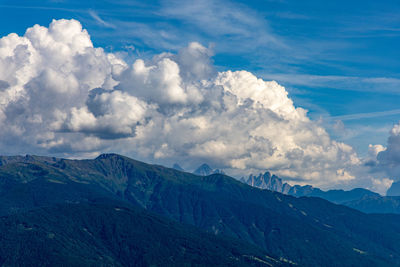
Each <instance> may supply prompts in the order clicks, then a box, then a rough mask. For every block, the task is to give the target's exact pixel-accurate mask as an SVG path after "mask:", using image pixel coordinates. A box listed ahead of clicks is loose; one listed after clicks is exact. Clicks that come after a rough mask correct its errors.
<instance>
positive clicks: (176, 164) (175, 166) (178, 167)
mask: <svg viewBox="0 0 400 267" xmlns="http://www.w3.org/2000/svg"><path fill="white" fill-rule="evenodd" d="M172 169H175V170H177V171H181V172H184V171H185V170H184V169H183V168H182V167H181V166H180V165H179V164H178V163H174V165H173V166H172Z"/></svg>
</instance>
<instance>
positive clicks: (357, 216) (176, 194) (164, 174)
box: [0, 154, 400, 266]
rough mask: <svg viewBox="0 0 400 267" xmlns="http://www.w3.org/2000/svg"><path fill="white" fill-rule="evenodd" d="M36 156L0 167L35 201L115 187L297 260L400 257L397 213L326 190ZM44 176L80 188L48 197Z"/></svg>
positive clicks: (112, 191)
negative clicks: (298, 191)
mask: <svg viewBox="0 0 400 267" xmlns="http://www.w3.org/2000/svg"><path fill="white" fill-rule="evenodd" d="M32 158H33V157H30V158H28V159H26V158H22V160H16V161H13V160H11V159H8V160H7V162H8V163H6V164H3V166H2V167H0V180H1V181H2V182H1V183H0V192H7V191H10V190H18V192H20V194H21V195H23V196H24V197H23V198H26V199H27V202H29V201H30V199H34V200H35V202H34V203H35V205H36V206H37V207H39V206H42V205H44V204H45V205H48V204H49V203H50V202H51V201H53V200H54V199H55V198H56V199H57V198H58V200H57V201H55V200H54V201H53V202H62V203H65V202H73V201H76V202H82V201H86V200H85V199H90V198H91V197H92V196H91V194H100V195H108V194H109V195H110V198H115V197H116V198H119V199H121V200H124V201H127V202H129V203H132V204H135V205H138V206H140V207H143V208H145V209H147V210H148V211H151V212H154V213H157V214H159V215H162V216H164V217H167V218H170V219H173V220H176V221H178V222H183V223H186V224H192V225H194V226H197V227H199V228H202V229H204V230H206V231H208V232H210V233H213V234H214V235H228V236H231V237H234V238H239V239H241V240H243V241H247V242H251V243H253V244H255V245H257V246H259V247H260V248H262V249H264V250H265V251H266V252H267V253H268V254H269V255H274V256H275V257H278V258H280V257H282V259H285V260H287V261H291V262H294V263H296V264H298V265H307V266H360V265H362V266H393V265H399V264H400V247H399V246H398V245H399V240H400V229H399V227H396V226H395V225H396V224H395V221H396V222H397V221H398V219H399V217H390V218H388V217H380V216H375V215H367V214H364V213H361V212H358V211H356V210H353V209H350V208H347V207H344V206H340V205H335V204H332V203H330V202H328V201H325V200H323V199H320V198H309V197H307V198H305V197H302V198H295V197H292V196H287V195H283V194H280V193H276V192H271V191H268V190H260V189H257V188H254V187H251V186H248V185H246V184H243V183H241V182H239V181H237V180H235V179H233V178H231V177H228V176H225V175H222V174H214V175H210V176H196V175H193V174H190V173H184V172H180V171H177V170H174V169H169V168H165V167H162V166H157V165H149V164H145V163H142V162H139V161H135V160H132V159H129V158H126V157H123V156H119V155H116V154H105V155H101V156H99V157H98V158H96V159H95V160H62V159H53V158H37V157H36V158H34V159H32ZM3 161H4V160H3ZM40 183H42V184H51V186H50V187H51V188H52V189H51V190H56V189H54V188H55V187H58V186H59V187H60V188H65V191H66V192H70V191H71V190H72V191H74V192H75V193H71V194H70V195H69V194H67V193H66V194H59V195H58V196H55V197H51V198H50V200H51V201H50V200H46V198H44V199H43V198H41V197H39V196H37V195H35V193H34V191H35V190H36V189H35V190H33V189H32V186H33V185H35V184H40ZM38 187H40V188H45V187H44V186H38ZM67 187H71V188H69V189H67ZM81 187H82V188H86V190H87V191H85V190H83V189H80V188H81ZM16 188H17V189H16ZM28 188H29V189H28ZM92 189H93V190H92ZM57 190H61V191H62V190H64V189H57ZM47 191H48V189H43V192H42V193H41V194H40V195H43V194H46V192H47ZM88 191H90V193H88ZM74 194H75V195H74ZM2 195H3V193H1V196H2ZM111 196H112V197H111ZM107 197H108V196H107ZM7 199H9V197H7ZM0 200H2V199H0ZM7 207H8V209H7V208H4V209H3V211H2V212H3V214H10V213H12V212H14V211H15V210H24V209H31V208H32V204H26V203H25V202H24V201H18V200H16V199H14V200H9V203H8V204H7ZM338 255H340V259H339V258H338Z"/></svg>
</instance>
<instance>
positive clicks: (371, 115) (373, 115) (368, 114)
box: [329, 109, 400, 121]
mask: <svg viewBox="0 0 400 267" xmlns="http://www.w3.org/2000/svg"><path fill="white" fill-rule="evenodd" d="M398 114H400V109H393V110H386V111H377V112H366V113H355V114H347V115H341V116H331V117H329V119H331V120H341V121H349V120H359V119H371V118H379V117H385V116H391V115H398Z"/></svg>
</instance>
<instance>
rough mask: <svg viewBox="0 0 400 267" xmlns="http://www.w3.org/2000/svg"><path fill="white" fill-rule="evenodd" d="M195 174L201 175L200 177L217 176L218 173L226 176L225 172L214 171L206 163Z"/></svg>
mask: <svg viewBox="0 0 400 267" xmlns="http://www.w3.org/2000/svg"><path fill="white" fill-rule="evenodd" d="M193 173H194V174H196V175H200V176H207V175H211V174H216V173H221V174H224V172H223V171H222V170H219V169H215V170H214V169H212V168H211V167H210V166H208V165H207V164H205V163H203V164H202V165H200V166H199V167H198V168H197V169H196V170H195V171H194V172H193Z"/></svg>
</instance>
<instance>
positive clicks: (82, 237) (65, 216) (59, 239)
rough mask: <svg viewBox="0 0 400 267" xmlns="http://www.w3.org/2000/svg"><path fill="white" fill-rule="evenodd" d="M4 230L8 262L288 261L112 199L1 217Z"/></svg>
mask: <svg viewBox="0 0 400 267" xmlns="http://www.w3.org/2000/svg"><path fill="white" fill-rule="evenodd" d="M0 232H1V233H2V234H1V235H0V264H1V265H2V266H193V265H201V266H265V265H268V264H271V266H283V265H284V264H283V263H280V261H278V260H274V259H272V258H270V257H267V256H265V254H264V252H263V251H262V250H261V249H257V248H256V247H253V246H249V245H248V244H245V243H243V242H240V241H238V240H234V239H229V238H222V237H219V236H215V235H213V234H207V233H204V232H202V231H200V230H198V229H196V228H194V227H191V226H186V225H182V224H179V223H176V222H173V221H170V220H167V219H164V218H160V217H158V216H155V215H153V214H150V213H148V212H147V211H145V210H143V209H138V208H135V207H133V206H131V205H127V204H126V203H121V202H116V201H109V200H102V201H97V202H93V203H79V204H76V203H75V204H59V205H55V206H52V207H45V208H39V209H35V210H31V211H29V212H25V213H20V214H14V215H10V216H6V217H1V218H0ZM260 263H265V264H260Z"/></svg>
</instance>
